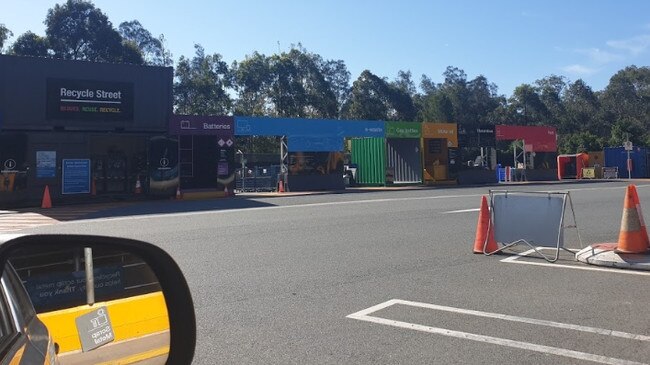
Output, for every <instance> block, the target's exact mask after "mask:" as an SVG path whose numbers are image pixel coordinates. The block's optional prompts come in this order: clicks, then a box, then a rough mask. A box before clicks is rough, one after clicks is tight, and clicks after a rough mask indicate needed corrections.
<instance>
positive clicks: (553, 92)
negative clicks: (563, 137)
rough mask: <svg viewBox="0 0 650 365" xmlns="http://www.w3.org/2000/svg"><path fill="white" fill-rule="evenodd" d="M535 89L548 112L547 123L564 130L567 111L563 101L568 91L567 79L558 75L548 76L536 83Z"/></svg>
mask: <svg viewBox="0 0 650 365" xmlns="http://www.w3.org/2000/svg"><path fill="white" fill-rule="evenodd" d="M535 88H536V89H537V92H538V94H539V99H540V100H541V102H542V104H544V107H545V108H546V110H547V112H548V115H547V120H546V123H548V125H551V126H554V127H557V128H558V129H559V130H562V128H563V127H564V124H565V119H566V118H565V117H566V110H565V107H564V102H563V100H562V98H563V96H564V93H565V92H566V89H567V83H566V80H565V78H564V77H563V76H557V75H551V76H547V77H545V78H543V79H540V80H537V81H535Z"/></svg>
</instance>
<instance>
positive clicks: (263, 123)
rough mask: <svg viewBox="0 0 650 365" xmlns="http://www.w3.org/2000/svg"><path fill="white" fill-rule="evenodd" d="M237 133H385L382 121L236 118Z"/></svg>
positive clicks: (243, 134)
mask: <svg viewBox="0 0 650 365" xmlns="http://www.w3.org/2000/svg"><path fill="white" fill-rule="evenodd" d="M235 135H238V136H288V137H291V136H295V137H381V138H383V137H384V135H385V133H384V122H380V121H363V120H359V121H356V120H354V121H352V120H332V119H304V118H268V117H235Z"/></svg>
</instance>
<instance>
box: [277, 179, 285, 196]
mask: <svg viewBox="0 0 650 365" xmlns="http://www.w3.org/2000/svg"><path fill="white" fill-rule="evenodd" d="M278 193H284V181H282V180H280V181H279V182H278Z"/></svg>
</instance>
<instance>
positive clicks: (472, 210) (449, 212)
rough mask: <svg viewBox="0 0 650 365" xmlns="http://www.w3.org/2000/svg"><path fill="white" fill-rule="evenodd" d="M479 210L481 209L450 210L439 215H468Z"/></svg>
mask: <svg viewBox="0 0 650 365" xmlns="http://www.w3.org/2000/svg"><path fill="white" fill-rule="evenodd" d="M479 210H481V208H472V209H461V210H450V211H448V212H442V213H441V214H454V213H469V212H478V211H479Z"/></svg>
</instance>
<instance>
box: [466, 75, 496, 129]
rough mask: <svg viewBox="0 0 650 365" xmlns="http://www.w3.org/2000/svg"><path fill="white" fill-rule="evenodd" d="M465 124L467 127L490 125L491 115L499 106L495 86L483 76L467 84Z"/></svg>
mask: <svg viewBox="0 0 650 365" xmlns="http://www.w3.org/2000/svg"><path fill="white" fill-rule="evenodd" d="M467 94H468V95H467V108H468V114H467V115H466V118H467V120H466V123H468V124H469V125H472V124H474V125H481V124H490V123H491V122H492V120H491V119H490V116H491V113H492V112H493V111H494V110H495V109H496V108H497V107H498V106H499V101H498V96H497V86H496V84H494V83H491V82H489V81H488V80H487V78H486V77H485V76H483V75H479V76H477V77H476V78H474V79H473V80H471V81H469V82H468V83H467Z"/></svg>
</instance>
